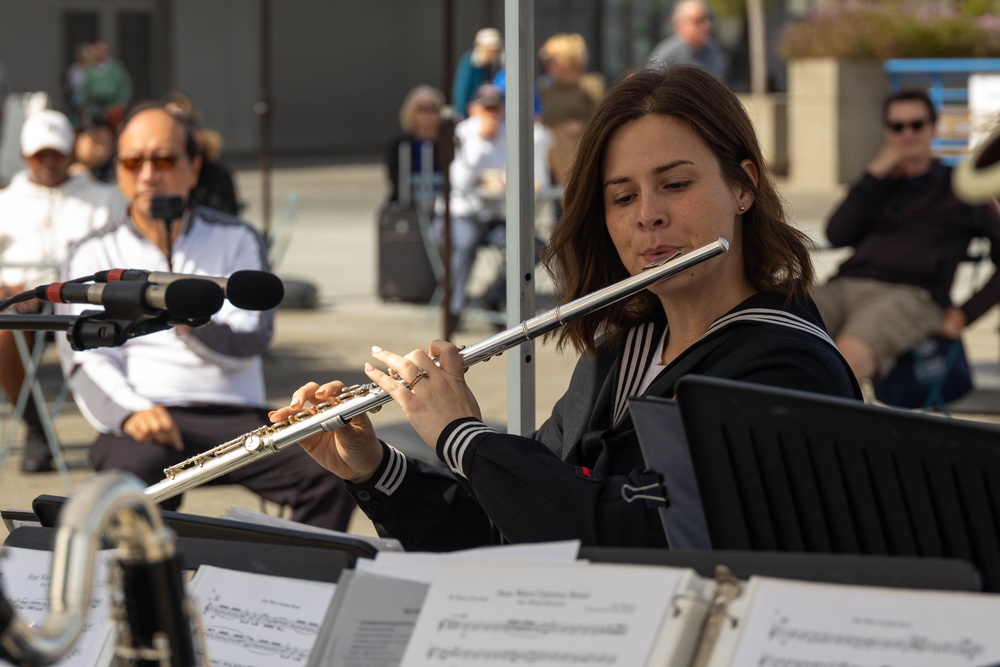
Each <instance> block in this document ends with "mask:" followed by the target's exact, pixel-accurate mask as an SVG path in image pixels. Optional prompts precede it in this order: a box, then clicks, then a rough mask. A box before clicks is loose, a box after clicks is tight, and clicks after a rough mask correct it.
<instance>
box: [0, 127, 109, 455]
mask: <svg viewBox="0 0 1000 667" xmlns="http://www.w3.org/2000/svg"><path fill="white" fill-rule="evenodd" d="M74 138H75V136H74V132H73V127H72V125H71V124H70V122H69V119H68V118H66V116H64V115H63V114H61V113H59V112H58V111H52V110H44V111H39V112H36V113H33V114H31V115H30V116H28V118H27V119H26V120H25V121H24V125H23V126H22V128H21V156H22V157H23V159H24V162H25V164H26V166H27V169H25V170H22V171H21V172H19V173H18V174H16V175H15V176H14V178H13V179H12V180H11V182H10V185H8V186H7V187H6V188H4V189H3V190H0V295H2V296H3V297H4V298H6V297H7V296H11V295H13V294H17V293H19V292H22V291H24V290H25V289H27V288H31V287H35V286H37V285H39V284H43V283H48V282H52V281H54V280H57V278H58V275H59V265H60V264H61V263H62V262H63V261H64V260H65V259H66V250H67V248H68V247H69V245H70V243H72V242H74V241H76V240H78V239H80V238H81V237H83V236H85V235H86V234H88V233H90V232H91V231H93V230H95V229H97V228H98V227H101V226H103V225H104V224H106V223H107V222H108V220H109V219H111V218H112V217H121V216H123V215H124V213H125V200H124V199H123V198H122V196H121V194H120V193H119V192H118V190H117V189H116V188H114V187H112V186H109V185H105V184H103V183H99V182H97V181H96V180H94V178H93V177H92V176H90V174H79V175H75V176H71V175H70V174H69V165H70V163H71V162H72V161H73V142H74ZM39 307H40V303H39V302H38V301H35V300H32V301H29V302H24V303H21V304H18V309H19V311H20V312H37V310H38V308H39ZM29 338H30V337H29ZM24 375H25V373H24V366H23V364H22V362H21V357H20V355H19V354H18V351H17V347H16V344H15V341H14V337H13V332H11V331H7V330H0V385H2V387H3V390H4V392H5V393H6V394H7V396H8V398H9V399H10V400H11V402H14V401H16V400H17V397H18V394H19V393H20V391H21V385H22V383H23V382H24ZM23 419H24V422H25V426H26V428H27V434H26V441H25V455H24V458H23V460H22V462H21V469H22V470H23V471H25V472H40V471H46V470H51V468H52V462H51V459H50V453H49V449H48V445H47V444H46V442H45V438H44V435H43V433H42V430H41V421H40V420H39V417H38V411H37V408H36V406H35V405H34V402H33V400H31V399H29V401H28V404H27V406H26V408H25V411H24V415H23Z"/></svg>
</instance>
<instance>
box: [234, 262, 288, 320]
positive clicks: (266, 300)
mask: <svg viewBox="0 0 1000 667" xmlns="http://www.w3.org/2000/svg"><path fill="white" fill-rule="evenodd" d="M226 298H227V299H229V302H230V303H231V304H233V305H234V306H236V307H237V308H242V309H243V310H270V309H271V308H276V307H277V306H278V304H280V303H281V300H282V299H284V298H285V284H284V283H283V282H281V278H279V277H278V276H276V275H274V274H273V273H268V272H267V271H249V270H244V271H236V272H235V273H233V275H231V276H229V279H228V282H227V283H226Z"/></svg>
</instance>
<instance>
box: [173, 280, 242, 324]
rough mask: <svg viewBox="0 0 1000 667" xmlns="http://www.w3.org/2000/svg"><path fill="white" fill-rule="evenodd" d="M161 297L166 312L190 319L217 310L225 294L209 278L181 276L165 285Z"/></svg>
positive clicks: (205, 315) (208, 315)
mask: <svg viewBox="0 0 1000 667" xmlns="http://www.w3.org/2000/svg"><path fill="white" fill-rule="evenodd" d="M163 299H164V303H165V305H166V307H167V312H168V313H170V314H171V315H174V316H176V317H182V318H184V319H189V320H190V319H200V318H203V317H211V316H212V315H214V314H215V313H217V312H219V310H220V309H221V308H222V304H223V302H224V301H225V299H226V295H225V293H224V292H223V291H222V288H221V287H219V286H218V285H216V284H215V283H213V282H212V281H211V280H200V279H198V278H183V279H181V280H175V281H174V282H172V283H170V284H169V285H167V286H166V287H165V291H164V294H163Z"/></svg>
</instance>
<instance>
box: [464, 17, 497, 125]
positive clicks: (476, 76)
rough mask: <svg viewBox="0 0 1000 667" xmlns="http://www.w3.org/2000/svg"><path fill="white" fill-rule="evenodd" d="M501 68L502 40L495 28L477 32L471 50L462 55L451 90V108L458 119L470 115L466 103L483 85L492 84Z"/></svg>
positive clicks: (467, 103)
mask: <svg viewBox="0 0 1000 667" xmlns="http://www.w3.org/2000/svg"><path fill="white" fill-rule="evenodd" d="M502 67H503V37H501V36H500V31H498V30H497V29H496V28H483V29H482V30H480V31H479V32H477V33H476V39H475V41H474V42H473V44H472V48H471V49H469V50H468V51H466V52H465V53H464V54H462V57H461V59H460V60H459V61H458V67H457V68H456V70H455V81H454V83H453V84H452V87H451V99H452V105H453V106H454V107H455V113H456V114H458V115H459V116H467V115H468V114H469V108H468V107H469V102H471V101H472V99H473V97H475V94H476V90H478V89H479V86H481V85H483V84H484V83H490V82H492V81H493V77H495V76H496V75H497V73H498V72H499V71H500V69H501V68H502Z"/></svg>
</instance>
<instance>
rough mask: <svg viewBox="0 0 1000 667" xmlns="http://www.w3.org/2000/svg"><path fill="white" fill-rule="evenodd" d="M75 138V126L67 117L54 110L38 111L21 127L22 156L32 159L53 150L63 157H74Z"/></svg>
mask: <svg viewBox="0 0 1000 667" xmlns="http://www.w3.org/2000/svg"><path fill="white" fill-rule="evenodd" d="M75 138H76V133H74V132H73V126H72V125H71V124H70V122H69V118H67V117H66V116H65V115H63V114H61V113H59V112H58V111H53V110H52V109H43V110H42V111H36V112H35V113H33V114H31V115H30V116H28V118H27V119H26V120H25V121H24V125H22V126H21V154H22V155H27V156H29V157H30V156H32V155H34V154H35V153H37V152H38V151H41V150H45V149H46V148H51V149H52V150H54V151H59V152H60V153H62V154H63V155H72V154H73V142H74V140H75Z"/></svg>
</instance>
